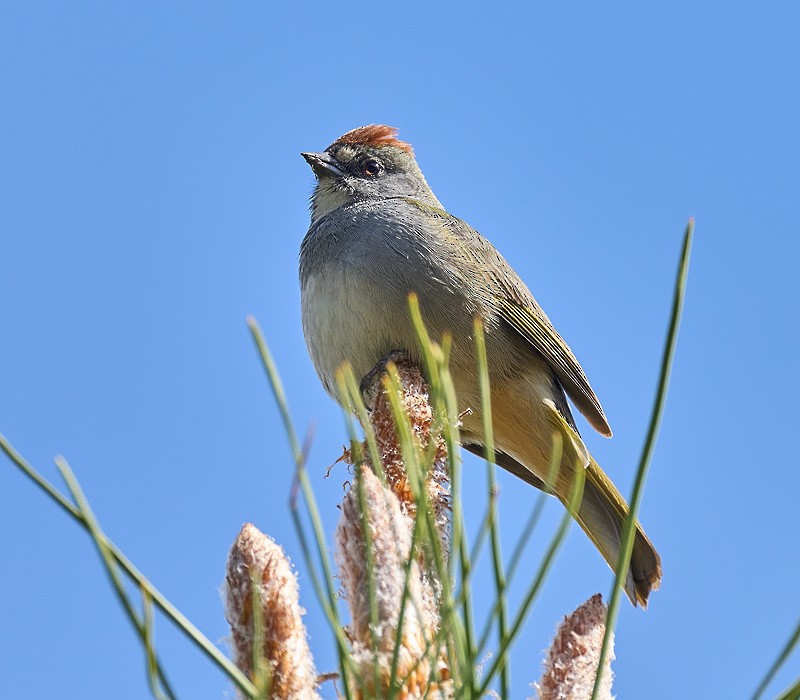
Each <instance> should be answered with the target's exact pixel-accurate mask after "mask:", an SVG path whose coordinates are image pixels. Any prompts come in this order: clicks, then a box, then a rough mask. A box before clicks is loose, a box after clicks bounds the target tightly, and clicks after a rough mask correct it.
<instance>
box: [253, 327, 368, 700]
mask: <svg viewBox="0 0 800 700" xmlns="http://www.w3.org/2000/svg"><path fill="white" fill-rule="evenodd" d="M247 325H248V326H249V328H250V332H251V333H252V335H253V340H254V341H255V343H256V347H257V349H258V352H259V355H260V357H261V361H262V363H263V365H264V369H265V370H266V373H267V378H268V379H269V383H270V387H271V388H272V393H273V396H274V397H275V401H276V403H277V405H278V411H279V412H280V414H281V419H282V420H283V426H284V429H285V432H286V437H287V439H288V441H289V446H290V448H291V450H292V456H293V458H294V461H295V469H296V476H297V481H298V483H299V484H300V489H301V491H302V492H303V499H304V500H305V503H306V508H307V510H308V515H309V518H310V519H311V526H312V530H313V533H314V544H315V547H316V550H317V551H316V553H317V558H318V560H319V564H320V566H321V568H322V572H323V574H322V576H321V578H322V580H323V581H324V585H325V592H326V596H325V598H326V599H327V600H326V601H325V603H323V599H322V598H320V602H321V603H323V609H324V610H325V613H326V615H327V616H328V618H329V620H330V623H331V628H332V629H333V631H334V636H335V639H336V645H337V648H338V653H339V666H340V669H339V670H340V679H339V680H340V681H341V683H342V688H343V690H344V694H345V697H346V698H348V700H349V699H350V698H351V697H352V695H351V690H350V681H349V675H350V674H349V673H348V671H351V670H352V669H351V667H350V663H349V660H350V653H349V651H348V649H347V645H346V644H344V645H343V642H344V635H343V634H342V633H341V630H342V624H341V621H340V620H339V610H338V607H337V602H336V591H335V590H334V587H333V572H332V571H331V566H330V562H329V561H328V557H327V554H326V551H325V533H324V531H323V529H322V518H321V517H320V513H319V508H318V507H317V502H316V498H315V497H314V491H313V489H312V488H311V484H310V482H309V480H308V473H307V472H306V468H305V457H304V455H303V451H302V450H301V449H300V441H299V440H298V439H297V431H296V430H295V429H294V423H293V422H292V418H291V415H290V413H289V405H288V402H287V401H286V393H285V392H284V390H283V382H281V378H280V375H279V374H278V369H277V367H276V365H275V361H274V360H273V358H272V354H271V353H270V351H269V348H268V347H267V343H266V340H264V334H263V333H262V332H261V328H260V327H259V325H258V322H257V321H256V320H255V318H253V317H252V316H250V317H248V319H247ZM294 522H295V527H299V526H300V524H301V521H300V518H299V516H298V517H295V518H294ZM298 535H299V536H300V537H301V538H302V539H303V540H304V541H306V544H307V540H305V537H304V535H301V534H300V531H299V530H298ZM303 551H304V554H308V553H309V550H307V549H305V548H304V550H303ZM306 565H307V566H308V567H309V569H310V570H311V569H313V568H314V565H313V559H311V558H310V557H308V558H307V559H306ZM318 580H319V579H318Z"/></svg>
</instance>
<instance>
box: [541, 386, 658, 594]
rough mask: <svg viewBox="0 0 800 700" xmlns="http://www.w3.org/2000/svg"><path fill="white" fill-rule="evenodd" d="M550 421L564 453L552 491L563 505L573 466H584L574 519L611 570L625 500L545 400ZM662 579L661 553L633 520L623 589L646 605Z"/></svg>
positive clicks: (618, 544)
mask: <svg viewBox="0 0 800 700" xmlns="http://www.w3.org/2000/svg"><path fill="white" fill-rule="evenodd" d="M544 404H545V405H546V406H547V408H548V409H549V410H548V415H549V418H550V423H551V425H552V426H553V427H554V428H555V429H556V430H558V431H559V432H560V433H561V435H562V437H563V438H564V448H565V449H564V456H563V459H562V463H561V470H560V473H559V477H558V479H557V481H556V484H555V492H556V495H557V496H558V498H559V500H561V502H562V503H564V504H565V505H567V504H568V502H569V493H570V490H571V484H572V477H573V475H574V470H575V467H576V466H577V465H579V464H583V465H584V466H585V472H584V475H585V481H584V486H583V497H582V500H581V505H580V507H579V508H578V513H577V515H576V520H577V521H578V524H579V525H580V526H581V527H582V528H583V531H584V532H585V533H586V534H587V535H588V536H589V539H591V540H592V542H594V544H595V546H596V547H597V549H598V550H599V551H600V553H601V554H602V555H603V558H604V559H605V560H606V562H607V563H608V565H609V566H610V567H611V569H612V570H616V568H617V561H618V559H619V552H620V547H621V545H622V530H623V527H624V526H625V520H626V518H627V517H628V512H629V508H628V504H627V503H626V502H625V499H624V498H623V496H622V494H621V493H620V492H619V491H618V490H617V487H616V486H614V484H613V483H612V482H611V479H609V478H608V477H607V476H606V474H605V472H603V470H602V469H601V468H600V465H599V464H597V462H595V460H594V458H593V457H592V456H591V455H590V454H589V453H588V452H587V451H586V447H585V446H584V445H583V441H582V440H581V439H580V436H579V435H578V434H577V432H576V431H575V430H574V429H573V428H572V427H571V426H570V425H569V424H568V423H567V422H566V420H565V419H564V417H563V416H562V415H561V414H560V413H559V412H558V409H556V407H555V405H554V404H553V403H552V402H551V401H549V400H545V401H544ZM660 583H661V557H660V556H659V555H658V552H657V551H656V549H655V547H653V545H652V543H651V542H650V540H649V539H648V538H647V535H645V533H644V530H643V529H642V526H641V524H640V523H639V522H638V521H637V523H636V537H635V539H634V543H633V552H632V554H631V561H630V567H629V569H628V576H627V579H626V581H625V587H624V588H625V593H626V594H627V596H628V598H629V599H630V601H631V603H633V605H637V604H639V605H641V606H642V607H645V608H646V607H647V599H648V598H649V596H650V592H651V591H653V590H656V589H657V588H658V587H659V584H660Z"/></svg>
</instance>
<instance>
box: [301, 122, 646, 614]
mask: <svg viewBox="0 0 800 700" xmlns="http://www.w3.org/2000/svg"><path fill="white" fill-rule="evenodd" d="M302 155H303V157H304V158H305V159H306V161H308V163H309V165H310V166H311V168H312V169H313V171H314V174H315V175H316V178H317V185H316V189H315V190H314V194H313V195H312V197H311V227H310V228H309V230H308V233H307V234H306V236H305V238H304V239H303V242H302V246H301V250H300V284H301V293H302V315H303V331H304V333H305V338H306V342H307V344H308V349H309V353H310V355H311V359H312V361H313V363H314V366H315V367H316V370H317V372H318V374H319V376H320V378H321V379H322V383H323V384H324V385H325V389H326V390H327V391H328V393H329V394H331V396H333V397H334V398H336V396H337V392H336V382H335V373H336V371H337V369H338V368H339V367H340V366H341V365H342V364H343V363H344V362H346V361H348V362H350V364H351V365H352V367H353V369H354V371H355V374H356V376H357V377H364V376H365V375H367V374H368V373H369V372H370V371H371V370H372V369H373V368H374V367H375V366H376V365H377V364H378V363H380V362H381V361H382V360H383V359H384V358H385V357H386V356H387V355H389V354H390V353H392V352H402V353H404V354H406V355H407V356H408V357H409V358H410V359H411V360H412V361H416V362H420V361H421V358H420V352H419V350H418V343H417V340H416V336H415V333H414V329H413V327H412V323H411V319H410V316H409V313H408V295H409V293H410V292H416V294H417V295H418V297H419V305H420V309H421V312H422V316H423V319H424V321H425V323H426V325H427V328H428V330H429V332H430V334H431V336H432V337H433V338H441V336H442V335H443V334H444V333H449V334H450V335H451V336H452V347H451V353H450V371H451V374H452V377H453V382H454V385H455V390H456V395H457V398H458V403H459V409H460V410H465V409H467V408H469V409H471V411H470V412H467V413H466V414H465V415H464V416H463V418H462V428H461V440H462V444H463V445H464V447H465V448H466V449H468V450H470V451H472V452H475V453H478V454H483V428H482V421H481V416H480V407H481V397H480V389H479V376H478V369H477V363H476V351H475V343H474V326H473V323H474V319H475V318H479V319H481V321H482V322H483V324H484V328H485V338H486V350H487V356H488V369H489V379H490V384H491V406H492V420H493V426H492V427H493V434H494V443H495V449H496V462H497V463H498V464H499V465H500V466H502V467H504V468H505V469H507V470H508V471H510V472H511V473H513V474H515V475H516V476H518V477H520V478H521V479H523V480H524V481H526V482H528V483H529V484H532V485H533V486H535V487H537V488H544V487H545V480H546V478H547V475H548V471H549V464H550V455H551V452H552V449H553V448H552V446H553V437H552V436H553V431H554V430H560V431H561V433H562V435H563V444H564V450H563V458H562V464H561V467H560V472H559V477H558V479H557V481H556V483H555V485H554V492H555V495H556V496H557V497H558V498H559V499H560V500H561V501H562V502H563V503H567V502H568V500H569V496H570V489H571V485H572V483H573V479H572V476H573V475H574V473H575V469H576V463H577V464H578V465H582V466H583V467H584V469H585V472H584V474H585V477H586V479H585V484H584V493H583V499H582V502H581V505H580V508H579V510H578V513H577V520H578V522H579V524H580V525H581V527H582V528H583V529H584V531H585V532H586V534H587V535H588V536H589V538H590V539H591V540H592V542H594V544H595V545H596V546H597V548H598V549H599V550H600V553H601V554H602V555H603V557H604V558H605V560H606V561H607V562H608V563H609V565H610V566H611V567H612V569H613V568H614V567H615V566H616V563H617V557H618V554H619V549H620V538H621V532H622V526H623V523H624V521H625V518H626V516H627V513H628V506H627V504H626V502H625V499H624V498H623V497H622V496H621V495H620V493H619V491H618V490H617V489H616V487H615V486H614V484H613V483H612V482H611V480H610V479H609V478H608V477H607V476H606V474H605V473H604V472H603V470H602V469H601V468H600V466H599V465H598V464H597V462H595V461H594V459H592V457H591V455H590V454H589V452H588V450H587V449H586V447H585V446H584V444H583V441H582V440H581V438H580V436H579V434H578V430H577V427H576V426H575V421H574V420H573V418H572V414H571V412H570V408H569V404H568V403H567V399H566V396H569V397H570V399H572V402H573V403H574V404H575V406H576V407H577V408H578V410H579V411H580V412H581V413H582V414H583V415H584V416H585V417H586V419H587V420H588V421H589V423H590V425H591V426H592V427H593V428H594V429H595V430H597V431H598V432H599V433H601V434H602V435H606V436H610V435H611V428H610V427H609V425H608V421H607V420H606V417H605V414H604V413H603V409H602V408H601V407H600V402H599V401H598V400H597V397H596V396H595V394H594V392H593V391H592V388H591V387H590V386H589V382H588V380H587V379H586V376H585V375H584V373H583V370H582V369H581V367H580V365H579V364H578V361H577V360H576V359H575V356H574V355H573V354H572V351H571V350H570V349H569V347H568V346H567V344H566V343H565V342H564V340H563V339H562V338H561V336H560V335H559V334H558V333H557V332H556V330H555V328H553V325H552V323H551V322H550V319H548V318H547V316H546V315H545V313H544V311H542V309H541V308H540V307H539V305H538V304H537V303H536V300H535V299H534V298H533V295H532V294H531V293H530V291H529V290H528V288H527V287H526V286H525V283H524V282H523V281H522V280H521V279H520V278H519V276H518V275H517V274H516V273H515V272H514V270H513V269H511V266H510V265H509V264H508V263H507V262H506V261H505V259H504V258H503V257H502V256H501V255H500V253H499V252H498V251H497V250H496V249H495V248H494V246H492V244H491V243H489V241H488V240H486V239H485V238H484V237H483V236H481V235H480V234H479V233H478V232H477V231H475V229H473V228H471V227H470V226H469V225H468V224H466V223H465V222H463V221H461V220H460V219H457V218H456V217H454V216H452V215H451V214H449V213H448V212H447V211H446V210H445V209H444V207H443V206H442V204H441V203H440V202H439V200H438V199H437V198H436V196H435V195H434V194H433V192H432V191H431V189H430V187H429V186H428V183H427V182H426V181H425V177H424V176H423V174H422V172H421V171H420V169H419V166H418V165H417V162H416V160H415V158H414V152H413V150H412V148H411V146H410V145H409V144H407V143H404V142H403V141H400V140H399V139H398V138H397V130H396V129H394V128H392V127H388V126H382V125H374V124H373V125H370V126H363V127H360V128H358V129H354V130H353V131H349V132H348V133H346V134H344V136H341V137H340V138H338V139H337V140H336V141H334V142H333V143H332V144H331V145H330V146H329V147H328V148H326V149H325V151H323V152H321V153H303V154H302ZM565 393H566V395H565ZM578 468H580V466H579V467H578ZM660 580H661V560H660V557H659V555H658V553H657V552H656V550H655V548H654V547H653V545H652V544H651V543H650V541H649V540H648V538H647V536H646V535H645V534H644V531H643V530H642V528H641V526H640V525H639V524H638V523H637V527H636V537H635V542H634V547H633V555H632V557H631V566H630V570H629V574H628V579H627V581H626V582H625V592H626V593H627V595H628V597H629V598H630V600H631V602H632V603H633V604H634V605H636V604H637V603H639V604H641V605H643V606H646V605H647V599H648V596H649V594H650V591H651V590H653V589H655V588H657V587H658V585H659V582H660Z"/></svg>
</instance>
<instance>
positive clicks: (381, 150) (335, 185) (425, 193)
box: [302, 124, 442, 223]
mask: <svg viewBox="0 0 800 700" xmlns="http://www.w3.org/2000/svg"><path fill="white" fill-rule="evenodd" d="M302 156H303V158H305V159H306V160H307V161H308V164H309V165H310V166H311V169H312V170H313V171H314V175H316V176H317V187H316V188H315V190H314V194H313V195H312V196H311V221H312V223H313V222H314V221H317V219H319V218H320V217H323V216H325V214H327V213H329V212H331V211H333V210H334V209H337V208H338V207H340V206H343V205H345V204H349V203H350V202H352V201H356V200H370V199H375V200H378V199H387V198H389V197H411V198H412V199H418V200H420V201H422V202H425V203H426V204H430V205H432V206H435V207H441V206H442V205H441V204H440V203H439V200H437V199H436V197H435V196H434V194H433V192H431V188H430V187H428V183H427V182H425V177H424V176H423V174H422V171H421V170H420V169H419V166H418V165H417V161H416V160H415V159H414V151H413V149H412V148H411V146H410V145H409V144H407V143H405V142H404V141H400V140H399V139H398V138H397V129H395V128H394V127H391V126H383V125H381V124H371V125H369V126H362V127H359V128H358V129H353V130H352V131H348V132H347V133H346V134H345V135H344V136H340V137H339V138H338V139H336V141H334V142H333V143H332V144H331V145H330V146H328V147H327V148H326V149H325V150H324V151H323V152H322V153H303V154H302Z"/></svg>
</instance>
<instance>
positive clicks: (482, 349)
mask: <svg viewBox="0 0 800 700" xmlns="http://www.w3.org/2000/svg"><path fill="white" fill-rule="evenodd" d="M474 332H475V349H476V351H477V360H478V376H479V380H480V391H481V420H482V423H483V439H484V449H485V457H486V482H487V489H488V492H489V493H488V499H489V534H490V540H491V547H492V568H493V571H494V585H495V594H496V596H497V636H498V639H501V640H502V639H505V638H506V637H507V636H508V609H507V607H508V606H507V601H506V574H505V570H504V567H503V555H502V550H501V547H500V530H499V527H498V523H497V500H498V498H497V496H498V493H497V484H496V482H495V466H494V460H495V452H494V432H493V428H492V404H491V387H490V386H489V362H488V359H487V357H486V340H485V338H484V335H483V322H482V321H481V319H479V318H476V319H475V323H474ZM510 682H511V681H510V672H509V668H508V657H507V656H506V657H505V660H504V662H503V664H502V665H501V667H500V696H501V697H503V698H507V697H508V696H509V686H510Z"/></svg>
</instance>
